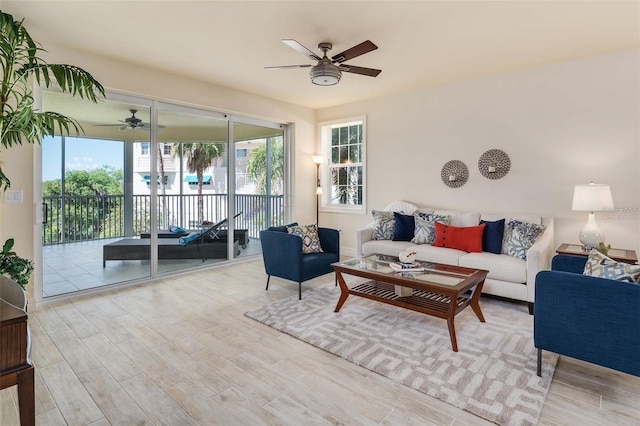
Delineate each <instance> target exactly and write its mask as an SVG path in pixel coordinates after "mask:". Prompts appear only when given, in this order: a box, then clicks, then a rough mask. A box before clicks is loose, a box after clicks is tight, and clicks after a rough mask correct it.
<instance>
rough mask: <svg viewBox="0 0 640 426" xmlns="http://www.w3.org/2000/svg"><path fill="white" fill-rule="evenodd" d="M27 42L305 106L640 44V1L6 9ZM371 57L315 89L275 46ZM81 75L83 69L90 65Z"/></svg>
mask: <svg viewBox="0 0 640 426" xmlns="http://www.w3.org/2000/svg"><path fill="white" fill-rule="evenodd" d="M1 8H2V11H4V12H7V13H11V14H13V15H14V17H15V18H18V19H21V18H25V25H26V27H27V29H28V30H29V31H30V32H31V34H32V36H33V37H34V38H35V39H36V40H37V41H39V42H41V43H42V45H43V47H44V48H45V49H46V47H47V43H55V44H59V45H62V46H67V47H71V48H74V49H79V50H83V51H87V52H92V53H95V54H99V55H104V56H107V57H111V58H115V59H118V60H122V61H126V62H131V63H136V64H141V65H145V66H148V67H153V68H156V69H161V70H164V71H167V72H170V73H175V74H180V75H184V76H188V77H191V78H194V79H198V80H203V81H206V82H211V83H215V84H219V85H223V86H227V87H231V88H235V89H239V90H243V91H247V92H251V93H255V94H259V95H263V96H267V97H270V98H275V99H279V100H283V101H287V102H292V103H295V104H299V105H304V106H307V107H311V108H321V107H327V106H333V105H339V104H344V103H348V102H353V101H358V100H363V99H369V98H375V97H380V96H385V95H389V94H393V93H399V92H406V91H411V90H415V89H417V88H422V87H428V86H434V85H440V84H446V83H449V82H453V81H459V80H464V79H471V78H477V77H479V76H483V75H489V74H495V73H500V72H506V71H510V70H516V69H521V68H527V67H534V66H538V65H542V64H545V63H550V62H557V61H563V60H569V59H574V58H579V57H584V56H589V55H594V54H600V53H605V52H610V51H615V50H620V49H627V48H633V47H639V46H640V1H637V0H633V1H510V2H509V1H455V0H449V1H413V2H403V1H377V2H373V1H351V2H344V1H325V2H316V1H297V2H294V1H283V2H276V1H257V2H249V1H232V2H223V1H178V0H174V1H126V2H125V1H42V2H37V1H24V0H23V1H8V0H2V6H1ZM283 38H293V39H296V40H297V41H299V42H300V43H302V44H303V45H305V46H306V47H308V48H309V49H311V50H314V51H315V52H317V53H320V52H319V51H317V50H316V46H317V44H318V43H319V42H322V41H329V42H332V43H333V45H334V48H333V51H332V52H333V53H334V54H335V53H338V52H340V51H342V50H345V49H348V48H350V47H352V46H354V45H356V44H358V43H360V42H362V41H365V40H368V39H369V40H371V41H373V42H374V43H375V44H377V45H378V46H379V49H378V50H376V51H373V52H371V53H367V54H365V55H363V56H360V57H358V58H356V59H353V60H351V61H347V63H348V64H352V65H358V66H363V67H369V68H379V69H382V73H381V74H380V75H379V76H378V77H377V78H371V77H366V76H360V75H354V74H348V73H344V74H343V77H342V81H341V82H340V83H339V84H338V85H336V86H331V87H320V86H314V85H313V84H311V82H310V81H309V77H308V73H309V68H298V69H288V70H269V71H267V70H264V69H263V67H264V66H272V65H288V64H308V63H311V61H310V60H309V59H307V58H306V57H305V56H303V55H301V54H300V53H297V52H296V51H294V50H293V49H291V48H290V47H288V46H286V45H285V44H283V43H281V41H280V40H281V39H283ZM88 71H89V72H91V70H90V69H88Z"/></svg>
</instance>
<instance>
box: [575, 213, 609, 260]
mask: <svg viewBox="0 0 640 426" xmlns="http://www.w3.org/2000/svg"><path fill="white" fill-rule="evenodd" d="M579 237H580V242H581V243H582V246H583V248H584V250H585V251H590V250H591V249H592V248H595V247H597V246H598V244H600V243H602V242H604V233H603V232H602V230H601V229H600V227H599V226H598V224H597V223H596V216H595V214H594V213H589V221H588V222H587V224H586V225H585V226H584V228H582V230H581V231H580V234H579Z"/></svg>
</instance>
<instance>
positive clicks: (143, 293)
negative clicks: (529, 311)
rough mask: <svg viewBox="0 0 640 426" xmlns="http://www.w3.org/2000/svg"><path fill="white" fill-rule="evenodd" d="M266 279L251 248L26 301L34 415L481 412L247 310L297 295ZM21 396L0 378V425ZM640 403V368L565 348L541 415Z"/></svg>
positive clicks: (450, 420) (329, 416) (174, 421)
mask: <svg viewBox="0 0 640 426" xmlns="http://www.w3.org/2000/svg"><path fill="white" fill-rule="evenodd" d="M265 280H266V276H265V275H264V270H263V266H262V262H261V260H256V261H250V262H247V263H242V264H237V265H233V266H228V267H223V268H216V269H211V270H207V271H199V272H196V273H192V274H189V275H184V276H181V277H177V278H171V279H165V280H162V281H159V282H156V283H151V284H146V285H141V286H138V287H135V288H128V289H120V290H112V291H109V292H106V293H103V294H99V295H93V296H84V297H79V298H76V299H74V300H72V301H65V302H60V303H57V304H55V305H46V306H42V307H40V308H39V309H38V310H37V311H35V312H30V313H29V323H30V327H31V331H32V334H33V353H32V358H33V361H34V363H35V365H36V415H37V424H39V425H64V424H69V425H95V426H98V425H100V426H102V425H109V424H118V425H138V424H169V425H190V424H203V425H212V424H224V425H239V424H246V425H259V424H285V425H303V424H304V425H316V424H317V425H326V424H346V425H375V424H383V425H388V424H394V425H413V424H415V425H430V424H437V425H484V424H488V422H486V421H484V420H483V419H480V418H478V417H476V416H474V415H472V414H469V413H467V412H465V411H463V410H459V409H457V408H454V407H453V406H451V405H448V404H446V403H444V402H441V401H439V400H437V399H434V398H431V397H428V396H426V395H424V394H422V393H420V392H418V391H415V390H413V389H410V388H408V387H405V386H402V385H400V384H397V383H395V382H393V381H391V380H389V379H387V378H385V377H382V376H379V375H377V374H375V373H371V372H369V371H368V370H365V369H363V368H360V367H358V366H356V365H354V364H351V363H350V362H348V361H345V360H343V359H341V358H338V357H336V356H334V355H331V354H329V353H327V352H324V351H322V350H320V349H317V348H315V347H313V346H310V345H308V344H306V343H303V342H301V341H299V340H297V339H295V338H293V337H290V336H289V335H286V334H283V333H280V332H278V331H275V330H273V329H271V328H269V327H267V326H265V325H262V324H260V323H258V322H256V321H253V320H251V319H249V318H246V317H245V316H244V315H243V313H244V312H246V311H248V310H250V309H254V308H257V307H260V306H262V305H265V304H267V303H270V302H273V301H276V300H280V299H282V298H284V297H287V296H291V295H295V294H297V284H295V283H291V282H287V281H283V280H280V279H276V278H272V280H271V284H270V286H269V287H270V289H269V291H268V292H266V291H265V290H264V285H265ZM332 281H333V278H331V277H330V276H324V277H320V278H317V279H315V280H312V281H309V282H307V283H305V284H303V290H304V289H310V288H315V287H319V286H322V285H325V284H326V283H330V282H332ZM303 297H304V295H303ZM522 309H523V312H526V306H524V305H523V306H522ZM443 326H444V324H443ZM630 327H631V328H630V331H631V330H633V331H635V328H636V327H635V326H633V325H632V326H630ZM16 399H17V396H16V392H15V387H13V388H9V389H5V390H3V391H0V425H3V426H11V425H17V424H19V422H18V414H17V408H16ZM639 402H640V378H637V377H633V376H629V375H626V374H622V373H618V372H615V371H612V370H608V369H605V368H600V367H597V366H593V365H590V364H587V363H583V362H580V361H575V360H571V359H569V358H564V357H561V358H560V361H559V364H558V368H557V369H556V372H555V376H554V379H553V383H552V385H551V390H550V392H549V395H548V398H547V401H546V403H545V406H544V410H543V412H542V415H541V419H540V424H543V425H578V424H579V425H606V424H615V425H632V424H636V425H637V424H640V408H639Z"/></svg>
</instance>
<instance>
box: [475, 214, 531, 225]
mask: <svg viewBox="0 0 640 426" xmlns="http://www.w3.org/2000/svg"><path fill="white" fill-rule="evenodd" d="M503 218H504V219H506V221H507V222H509V221H510V220H512V219H513V220H519V221H520V222H529V223H535V224H536V225H542V217H540V216H538V215H535V214H509V215H504V214H501V215H498V214H491V213H483V214H482V215H481V216H480V219H482V220H491V221H496V220H500V219H503Z"/></svg>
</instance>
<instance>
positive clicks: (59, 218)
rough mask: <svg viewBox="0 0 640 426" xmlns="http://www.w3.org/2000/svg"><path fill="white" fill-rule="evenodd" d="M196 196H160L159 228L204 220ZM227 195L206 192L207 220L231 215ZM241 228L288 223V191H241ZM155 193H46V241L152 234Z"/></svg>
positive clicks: (253, 233) (254, 230)
mask: <svg viewBox="0 0 640 426" xmlns="http://www.w3.org/2000/svg"><path fill="white" fill-rule="evenodd" d="M198 198H199V196H198V195H197V194H195V195H159V196H158V209H157V214H158V229H159V230H162V229H168V228H169V225H177V226H181V227H183V228H187V229H193V228H194V227H195V226H196V225H198V224H199V223H200V219H199V214H198V211H199V205H198ZM228 200H229V197H228V196H227V194H204V195H202V212H203V216H202V218H203V220H206V221H210V222H212V223H216V222H218V221H220V220H222V219H224V218H226V217H227V212H228ZM234 203H235V211H236V213H240V212H241V214H240V215H239V216H238V217H236V219H235V221H234V227H235V228H236V229H248V230H249V237H250V238H258V237H259V232H260V231H261V230H262V229H265V228H266V227H268V226H273V225H282V224H284V197H283V196H282V195H274V196H266V195H236V196H235V197H234ZM150 213H151V197H150V196H149V195H134V196H133V197H131V198H130V200H126V199H125V196H124V195H105V196H65V197H64V198H63V197H61V196H47V197H43V217H44V220H43V224H42V244H43V245H50V244H61V243H67V242H78V241H88V240H98V239H103V238H117V237H129V236H137V235H140V234H141V233H143V232H150V230H151V228H150V225H151V215H150Z"/></svg>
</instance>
